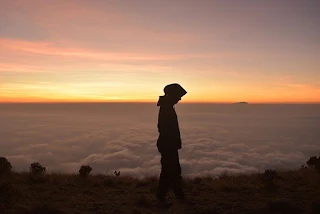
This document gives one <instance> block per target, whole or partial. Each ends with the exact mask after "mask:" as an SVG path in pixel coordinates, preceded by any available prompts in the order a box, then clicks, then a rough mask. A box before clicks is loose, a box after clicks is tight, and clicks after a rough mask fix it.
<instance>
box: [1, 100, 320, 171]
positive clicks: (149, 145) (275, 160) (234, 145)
mask: <svg viewBox="0 0 320 214" xmlns="http://www.w3.org/2000/svg"><path fill="white" fill-rule="evenodd" d="M176 111H177V113H178V118H179V122H180V130H181V136H182V141H183V144H182V149H181V150H180V151H179V153H180V163H181V166H182V172H183V175H184V176H197V175H213V176H216V175H219V174H221V173H242V172H244V173H251V172H261V171H263V170H265V169H270V168H272V169H294V168H298V167H300V166H301V165H302V164H305V162H306V161H307V160H308V158H309V157H310V156H312V155H319V154H320V106H319V105H245V104H243V105H241V104H239V105H237V104H233V105H232V104H230V105H208V104H201V105H200V104H178V105H177V106H176ZM157 114H158V108H157V106H156V105H155V104H1V105H0V137H1V138H0V156H4V157H6V158H7V159H8V160H9V161H10V162H11V164H12V165H13V167H14V170H15V171H27V170H28V169H29V166H30V164H31V163H32V162H35V161H36V162H40V164H42V165H43V166H46V167H47V170H48V172H70V173H77V172H78V170H79V168H80V166H81V165H87V164H88V165H90V166H91V167H92V168H93V173H104V174H112V172H113V171H114V170H118V171H119V170H120V171H121V173H122V174H130V175H133V176H137V177H141V176H153V175H158V174H159V171H160V154H159V153H158V151H157V148H156V140H157V137H158V132H157V116H158V115H157Z"/></svg>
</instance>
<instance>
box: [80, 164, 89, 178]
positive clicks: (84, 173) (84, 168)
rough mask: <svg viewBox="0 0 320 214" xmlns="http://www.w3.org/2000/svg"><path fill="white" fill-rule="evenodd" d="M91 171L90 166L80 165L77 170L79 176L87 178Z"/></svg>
mask: <svg viewBox="0 0 320 214" xmlns="http://www.w3.org/2000/svg"><path fill="white" fill-rule="evenodd" d="M91 171H92V168H91V167H90V166H81V168H80V170H79V174H80V176H81V177H83V178H87V177H88V175H89V173H90V172H91Z"/></svg>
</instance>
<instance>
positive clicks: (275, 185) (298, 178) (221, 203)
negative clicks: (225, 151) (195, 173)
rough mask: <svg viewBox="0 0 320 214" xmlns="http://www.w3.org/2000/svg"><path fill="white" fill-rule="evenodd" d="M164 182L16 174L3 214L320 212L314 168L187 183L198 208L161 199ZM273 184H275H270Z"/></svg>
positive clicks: (4, 191) (2, 200) (4, 195)
mask: <svg viewBox="0 0 320 214" xmlns="http://www.w3.org/2000/svg"><path fill="white" fill-rule="evenodd" d="M157 183H158V179H157V178H154V177H150V178H145V179H142V180H139V179H135V178H132V177H128V176H119V177H116V176H105V175H89V176H88V178H87V179H83V178H81V177H80V176H79V175H75V174H44V175H38V176H35V175H32V174H30V173H15V172H13V173H10V174H8V175H6V176H2V177H0V210H1V213H221V214H224V213H262V214H263V213H320V174H319V173H318V172H316V171H315V170H314V169H299V170H295V171H282V172H277V176H276V177H275V178H272V180H268V181H266V179H265V178H264V175H263V174H251V175H247V174H238V175H233V176H228V175H224V176H221V177H219V178H213V177H197V178H185V179H184V180H183V185H184V190H185V193H186V197H187V198H188V199H189V200H191V201H193V203H192V205H191V204H188V203H182V202H179V201H178V200H176V199H175V198H174V195H173V194H172V193H170V194H169V195H168V201H170V202H173V205H172V206H171V207H167V208H164V207H162V206H160V205H159V203H158V202H157V200H156V198H155V191H156V187H157ZM270 184H272V185H270Z"/></svg>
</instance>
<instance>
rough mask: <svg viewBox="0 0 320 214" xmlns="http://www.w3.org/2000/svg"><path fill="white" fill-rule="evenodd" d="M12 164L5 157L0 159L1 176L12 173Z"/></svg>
mask: <svg viewBox="0 0 320 214" xmlns="http://www.w3.org/2000/svg"><path fill="white" fill-rule="evenodd" d="M11 169H12V166H11V163H10V162H9V161H8V160H7V159H6V158H4V157H0V175H3V174H6V173H9V172H11Z"/></svg>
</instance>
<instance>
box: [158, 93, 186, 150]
mask: <svg viewBox="0 0 320 214" xmlns="http://www.w3.org/2000/svg"><path fill="white" fill-rule="evenodd" d="M158 106H160V110H159V117H158V131H159V138H158V141H157V147H158V150H159V152H160V153H162V152H166V151H176V150H178V149H181V137H180V130H179V123H178V118H177V114H176V111H175V109H174V108H173V105H172V104H170V102H168V100H167V97H166V96H162V97H160V99H159V102H158Z"/></svg>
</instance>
